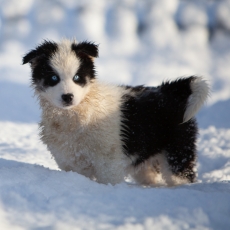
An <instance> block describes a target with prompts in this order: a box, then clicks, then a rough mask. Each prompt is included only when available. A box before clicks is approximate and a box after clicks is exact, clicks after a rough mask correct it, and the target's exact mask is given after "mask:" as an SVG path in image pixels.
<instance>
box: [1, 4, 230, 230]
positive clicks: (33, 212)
mask: <svg viewBox="0 0 230 230" xmlns="http://www.w3.org/2000/svg"><path fill="white" fill-rule="evenodd" d="M66 37H67V38H76V39H77V40H79V41H82V40H88V41H94V42H95V43H96V44H99V45H100V46H99V54H100V55H99V56H100V57H99V58H98V59H97V60H96V65H97V72H98V78H100V79H102V80H104V81H108V82H113V83H118V84H132V85H135V84H146V85H158V84H160V83H161V82H162V81H163V80H166V79H175V78H177V77H180V76H189V75H201V76H204V77H205V78H206V79H208V81H209V82H210V84H211V86H212V95H211V97H210V98H209V100H208V102H207V105H206V107H204V108H203V109H202V110H201V111H200V113H199V114H198V122H199V125H200V127H201V132H200V138H199V142H198V149H199V158H198V162H199V163H198V173H199V183H200V184H197V185H194V186H187V187H186V186H185V187H181V188H178V189H175V190H173V189H161V190H154V189H149V190H143V189H141V188H135V189H130V188H129V187H128V186H127V185H121V187H116V189H115V190H114V188H112V187H106V186H102V185H96V184H94V183H93V182H91V181H88V180H87V179H86V178H83V177H81V176H79V175H76V174H71V173H65V172H62V173H61V172H58V171H52V170H56V169H57V166H56V164H55V162H54V161H53V159H51V158H50V155H49V153H48V152H47V151H46V150H45V147H44V146H43V145H42V144H41V143H40V142H39V140H38V137H37V133H38V130H37V126H36V125H35V123H37V122H38V121H39V114H40V112H39V108H38V103H36V99H35V98H33V92H32V89H30V87H29V85H30V79H29V77H30V69H29V66H22V65H21V59H22V57H23V55H24V54H25V53H26V52H27V51H28V50H30V49H32V48H34V47H35V46H36V45H38V44H39V43H41V42H42V40H43V39H50V40H54V41H59V40H60V39H61V38H66ZM19 162H23V163H19ZM31 164H32V165H31ZM34 164H38V165H42V166H45V167H48V168H49V170H47V169H44V168H43V167H41V166H34ZM0 171H1V174H0V177H1V179H0V227H1V229H7V228H8V229H14V228H15V229H16V228H17V229H25V228H28V229H32V227H34V226H37V227H39V229H40V228H41V229H58V228H59V229H65V228H66V229H70V227H71V229H75V227H76V226H78V227H79V226H80V227H79V229H113V228H115V227H117V226H120V228H119V229H153V226H155V227H156V229H164V228H165V229H188V228H193V229H212V228H214V229H230V221H229V216H230V205H229V204H230V197H229V191H230V186H229V185H230V184H229V181H230V0H145V1H144V0H143V1H141V0H109V1H107V0H98V1H97V0H52V1H48V0H39V1H35V0H20V1H19V0H0ZM26 174H28V175H29V176H25V175H26ZM47 178H51V179H47ZM60 178H62V179H63V180H64V181H65V183H64V184H65V186H63V185H60V184H59V186H58V183H59V180H60ZM27 181H30V183H29V184H28V182H27ZM72 181H74V182H73V183H74V187H73V185H72ZM223 181H225V182H226V183H222V182H223ZM205 183H210V184H205ZM212 183H214V184H212ZM215 183H216V184H215ZM78 185H79V186H78ZM38 188H39V189H38ZM81 188H82V189H81ZM72 189H74V190H75V191H76V193H73V191H72ZM38 190H39V192H38ZM84 190H85V191H87V192H88V193H87V192H86V194H88V195H86V196H84V194H83V192H82V191H84ZM89 191H91V192H89ZM101 193H103V194H104V195H105V197H102V196H101ZM162 193H163V194H164V195H161V194H162ZM204 193H205V194H204ZM206 193H207V196H206ZM109 194H111V196H110V195H109ZM130 194H131V195H130ZM151 194H153V196H152V195H151ZM191 194H192V195H191ZM210 194H212V195H210ZM213 194H214V195H213ZM136 195H137V196H139V198H138V199H137V198H135V197H136ZM68 196H69V197H70V198H69V199H68V198H66V197H68ZM130 196H131V197H132V196H133V199H136V203H135V202H134V203H133V202H131V201H130V200H129V197H130ZM165 196H167V197H169V198H168V199H169V200H167V202H168V203H167V204H166V203H164V202H163V201H164V200H165ZM209 196H210V197H209ZM123 197H126V199H128V200H127V201H126V203H125V206H124V199H123ZM145 197H146V200H145V199H144V198H145ZM181 197H184V198H183V199H182V200H183V201H184V200H185V201H186V202H187V203H186V202H185V203H183V202H182V203H181ZM208 197H209V198H210V200H209V198H208ZM104 198H105V199H107V200H106V201H107V203H109V204H110V206H109V207H107V206H103V205H102V203H103V202H104V201H103V199H104ZM196 198H198V199H196ZM66 199H67V200H66ZM73 200H74V201H73ZM93 200H94V202H92V201H93ZM160 200H161V201H162V202H160ZM89 201H90V204H89ZM146 202H147V203H146ZM151 202H152V203H153V207H152V206H151V207H149V206H148V205H144V204H148V203H151ZM159 202H160V203H159ZM217 203H218V206H216V204H217ZM154 205H155V206H154ZM86 206H87V207H88V206H89V209H90V210H88V211H86V210H85V209H84V207H86ZM98 206H99V207H100V210H101V211H99V212H98V211H97V210H98V209H97V207H98ZM127 206H129V207H130V208H129V212H128V213H126V211H125V210H126V208H127ZM76 207H78V208H76ZM154 207H155V208H156V209H154ZM175 208H176V210H177V211H175ZM214 209H215V210H217V211H218V213H219V214H216V213H215V212H214V211H213V210H214ZM83 210H84V211H83ZM93 210H94V211H93ZM114 210H115V214H116V217H117V218H115V217H114V216H113V214H114ZM135 210H136V211H135ZM137 210H138V211H137ZM169 210H171V211H169ZM173 210H174V211H173ZM68 211H70V212H71V214H70V213H68ZM158 211H159V213H160V214H159V215H158ZM63 212H64V213H65V214H66V213H67V214H66V215H62V214H63ZM21 213H24V214H25V216H24V219H23V217H21ZM82 213H83V214H82ZM130 213H131V214H130ZM79 215H80V217H78V218H77V216H79ZM22 216H23V215H22ZM47 216H48V217H47ZM153 216H154V218H153ZM194 220H196V221H194ZM12 226H13V227H12ZM19 226H21V227H22V228H20V227H19ZM73 226H74V227H73ZM33 229H38V228H33Z"/></svg>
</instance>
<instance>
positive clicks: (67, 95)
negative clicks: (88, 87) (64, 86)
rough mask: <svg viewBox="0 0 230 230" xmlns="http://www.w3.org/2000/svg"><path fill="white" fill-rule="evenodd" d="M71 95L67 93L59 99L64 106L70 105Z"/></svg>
mask: <svg viewBox="0 0 230 230" xmlns="http://www.w3.org/2000/svg"><path fill="white" fill-rule="evenodd" d="M73 97H74V96H73V94H72V93H67V94H62V96H61V98H62V100H63V102H64V103H65V105H71V104H72V101H73Z"/></svg>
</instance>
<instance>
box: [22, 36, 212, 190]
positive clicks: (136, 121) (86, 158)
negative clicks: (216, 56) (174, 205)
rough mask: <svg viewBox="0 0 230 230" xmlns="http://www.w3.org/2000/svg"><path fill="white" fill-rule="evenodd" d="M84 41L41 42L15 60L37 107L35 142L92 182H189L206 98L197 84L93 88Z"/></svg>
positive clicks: (193, 80)
mask: <svg viewBox="0 0 230 230" xmlns="http://www.w3.org/2000/svg"><path fill="white" fill-rule="evenodd" d="M95 57H98V46H97V45H95V44H94V43H90V42H80V43H77V42H76V41H70V40H63V41H61V42H60V43H56V42H50V41H44V42H43V43H42V44H41V45H39V46H38V47H36V48H35V49H34V50H31V51H30V52H29V53H28V54H26V55H25V56H24V58H23V64H26V63H30V64H31V69H32V85H33V86H34V89H35V93H36V94H37V95H38V98H39V101H40V105H41V108H42V120H41V123H40V128H41V132H40V135H41V139H42V141H43V142H44V143H45V144H46V145H47V147H48V149H49V150H50V152H51V154H52V155H53V156H54V158H55V160H56V162H57V164H58V166H59V167H60V169H62V170H66V171H70V170H72V171H75V172H78V173H80V174H82V175H85V176H87V177H89V178H91V179H94V180H96V181H98V182H99V183H105V184H107V183H111V184H116V183H120V182H122V181H123V180H124V177H126V176H127V175H131V176H132V177H133V179H135V181H136V182H137V183H139V184H143V185H152V186H157V185H168V186H172V185H177V184H183V183H191V182H194V181H195V179H196V171H195V165H196V138H197V132H198V129H197V124H196V121H195V119H194V115H195V114H196V113H197V111H198V110H199V108H200V107H201V106H202V105H203V103H204V102H205V100H206V99H207V96H208V93H209V86H208V84H207V83H206V81H205V80H203V79H202V78H200V77H195V76H192V77H188V78H180V79H177V80H175V81H171V82H164V83H162V84H161V85H160V86H158V87H144V86H136V87H132V86H116V85H111V84H105V83H102V82H100V81H98V80H97V79H96V77H95V66H94V58H95Z"/></svg>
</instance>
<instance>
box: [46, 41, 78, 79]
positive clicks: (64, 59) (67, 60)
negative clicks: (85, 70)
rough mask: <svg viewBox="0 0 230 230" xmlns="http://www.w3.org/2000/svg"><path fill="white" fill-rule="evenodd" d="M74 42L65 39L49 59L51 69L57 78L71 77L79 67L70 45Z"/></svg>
mask: <svg viewBox="0 0 230 230" xmlns="http://www.w3.org/2000/svg"><path fill="white" fill-rule="evenodd" d="M73 43H76V42H75V41H70V40H67V39H64V40H62V41H61V42H60V43H58V49H57V51H56V52H55V53H54V54H53V56H52V57H51V58H50V65H51V67H52V68H53V69H54V70H55V71H56V72H57V74H58V75H59V77H61V78H62V77H64V78H67V77H71V78H72V77H73V76H74V75H75V74H76V72H77V70H78V69H79V67H80V64H81V63H80V60H79V59H78V58H77V57H76V55H75V53H74V52H73V51H72V48H71V46H72V44H73Z"/></svg>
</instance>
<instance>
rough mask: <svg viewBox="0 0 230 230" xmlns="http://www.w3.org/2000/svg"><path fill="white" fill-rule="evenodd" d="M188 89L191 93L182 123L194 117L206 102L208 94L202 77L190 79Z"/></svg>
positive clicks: (207, 88)
mask: <svg viewBox="0 0 230 230" xmlns="http://www.w3.org/2000/svg"><path fill="white" fill-rule="evenodd" d="M190 89H191V91H192V93H191V94H190V96H189V98H188V100H187V105H186V110H185V113H184V117H183V123H184V122H186V121H188V120H190V119H191V118H193V117H194V116H195V114H196V113H197V112H198V111H199V109H200V108H201V106H202V105H203V104H204V103H205V101H206V100H207V98H208V96H209V92H210V87H209V84H208V83H207V81H206V80H204V79H203V78H202V77H192V80H191V82H190Z"/></svg>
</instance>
